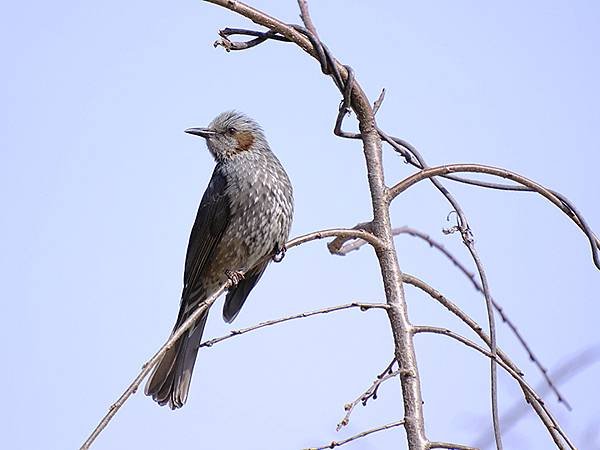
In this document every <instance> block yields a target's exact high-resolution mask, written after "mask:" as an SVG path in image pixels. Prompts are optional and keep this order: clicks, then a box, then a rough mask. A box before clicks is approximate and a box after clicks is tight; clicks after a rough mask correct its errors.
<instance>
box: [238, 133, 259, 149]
mask: <svg viewBox="0 0 600 450" xmlns="http://www.w3.org/2000/svg"><path fill="white" fill-rule="evenodd" d="M235 139H236V141H237V144H238V145H237V150H238V151H240V152H245V151H246V150H248V149H249V148H250V147H251V146H252V144H253V143H254V136H252V133H250V132H249V131H240V132H239V133H236V135H235Z"/></svg>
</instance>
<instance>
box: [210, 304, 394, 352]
mask: <svg viewBox="0 0 600 450" xmlns="http://www.w3.org/2000/svg"><path fill="white" fill-rule="evenodd" d="M350 308H360V310H361V311H367V310H369V309H387V308H389V306H388V305H387V304H386V303H360V302H352V303H346V304H345V305H338V306H330V307H328V308H323V309H318V310H315V311H308V312H303V313H299V314H294V315H293V316H287V317H282V318H281V319H274V320H267V321H265V322H261V323H259V324H257V325H254V326H251V327H247V328H240V329H239V330H233V331H230V332H229V334H226V335H225V336H221V337H218V338H214V339H210V340H208V341H204V342H203V343H202V344H200V347H212V346H213V345H214V344H217V343H219V342H221V341H225V340H227V339H230V338H232V337H234V336H239V335H241V334H246V333H250V332H251V331H256V330H259V329H261V328H265V327H270V326H272V325H277V324H279V323H283V322H288V321H290V320H296V319H304V318H306V317H310V316H316V315H318V314H328V313H331V312H335V311H341V310H343V309H350Z"/></svg>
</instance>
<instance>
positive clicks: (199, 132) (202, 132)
mask: <svg viewBox="0 0 600 450" xmlns="http://www.w3.org/2000/svg"><path fill="white" fill-rule="evenodd" d="M185 132H186V133H188V134H194V135H196V136H202V137H203V138H205V139H208V138H209V137H211V136H212V135H213V134H216V131H215V130H211V129H210V128H188V129H187V130H185Z"/></svg>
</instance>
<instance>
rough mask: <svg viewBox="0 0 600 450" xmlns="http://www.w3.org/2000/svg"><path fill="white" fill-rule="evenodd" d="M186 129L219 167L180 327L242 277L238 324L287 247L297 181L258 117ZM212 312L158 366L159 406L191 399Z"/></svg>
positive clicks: (152, 381)
mask: <svg viewBox="0 0 600 450" xmlns="http://www.w3.org/2000/svg"><path fill="white" fill-rule="evenodd" d="M185 132H186V133H188V134H191V135H196V136H200V137H202V138H204V139H205V141H206V145H207V147H208V150H209V152H210V153H211V155H212V156H213V158H214V160H215V162H216V164H215V168H214V170H213V173H212V176H211V179H210V181H209V183H208V187H207V188H206V191H205V192H204V195H203V196H202V200H201V201H200V206H199V208H198V213H197V215H196V220H195V222H194V225H193V227H192V231H191V234H190V238H189V243H188V247H187V252H186V257H185V264H184V274H183V289H182V293H181V301H180V306H179V314H178V316H177V320H176V322H175V326H174V328H173V332H175V330H177V328H178V327H179V326H180V325H181V324H182V323H183V322H185V320H186V319H187V318H188V317H189V316H190V315H191V314H192V312H193V311H194V310H195V308H196V307H197V306H198V305H199V304H200V303H201V302H203V301H204V300H205V299H206V298H208V297H209V296H210V295H212V294H213V293H214V292H216V291H217V290H218V289H219V288H220V287H221V286H222V285H223V284H224V283H225V282H227V280H228V279H229V280H232V281H233V282H234V283H236V282H237V284H233V283H232V286H231V287H230V288H229V289H228V292H227V296H226V298H225V303H224V306H223V319H224V320H225V321H226V322H228V323H231V322H232V321H233V320H234V319H235V318H236V316H237V315H238V313H239V312H240V309H241V308H242V306H243V305H244V302H245V301H246V298H247V297H248V294H250V291H251V290H252V288H254V286H255V285H256V283H257V282H258V280H259V279H260V277H261V276H262V275H263V273H264V271H265V269H266V267H267V265H268V264H269V262H270V260H271V259H273V255H277V254H281V252H285V243H286V242H287V238H288V235H289V232H290V227H291V223H292V216H293V213H294V199H293V191H292V184H291V182H290V179H289V177H288V175H287V173H286V171H285V169H284V168H283V166H282V165H281V163H280V162H279V160H278V159H277V157H276V156H275V154H274V153H273V152H272V151H271V148H270V147H269V143H268V142H267V139H266V137H265V134H264V132H263V130H262V128H261V127H260V125H258V123H257V122H256V121H254V120H253V119H251V118H250V117H248V116H247V115H245V114H243V113H241V112H238V111H235V110H232V111H225V112H223V113H221V114H219V115H218V116H217V117H216V118H215V119H213V120H212V122H211V123H210V124H209V126H208V127H207V128H188V129H187V130H185ZM207 317H208V309H207V310H206V311H205V312H204V313H203V314H202V315H201V316H200V317H199V318H198V319H197V320H196V322H195V323H194V325H193V326H192V327H191V328H190V329H189V330H188V331H187V332H186V333H185V334H184V335H182V336H181V338H179V339H178V340H177V342H176V343H175V344H174V345H173V346H172V347H171V348H170V349H168V350H167V351H166V352H165V354H164V355H163V356H162V359H161V360H160V361H159V362H158V364H157V365H156V366H155V368H154V370H153V372H152V375H151V376H150V378H149V380H148V383H147V384H146V387H145V394H146V395H148V396H150V397H152V399H153V400H154V401H156V402H157V403H158V404H159V405H161V406H164V405H167V404H168V405H169V407H170V408H171V409H177V408H181V407H182V406H183V405H184V404H185V403H186V400H187V397H188V392H189V388H190V382H191V378H192V372H193V370H194V364H195V361H196V356H197V353H198V348H199V346H200V342H201V340H202V333H203V331H204V326H205V324H206V319H207Z"/></svg>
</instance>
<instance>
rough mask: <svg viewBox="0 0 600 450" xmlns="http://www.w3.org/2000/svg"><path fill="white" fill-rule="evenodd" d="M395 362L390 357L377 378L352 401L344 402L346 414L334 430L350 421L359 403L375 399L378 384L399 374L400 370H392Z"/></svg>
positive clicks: (364, 404)
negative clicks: (389, 360)
mask: <svg viewBox="0 0 600 450" xmlns="http://www.w3.org/2000/svg"><path fill="white" fill-rule="evenodd" d="M395 362H396V359H392V362H391V363H390V364H389V365H388V366H387V367H386V369H385V370H384V371H383V372H381V373H380V374H379V375H377V378H376V379H375V381H374V382H373V384H372V385H371V386H370V387H369V389H367V390H366V391H365V392H363V393H362V394H360V395H359V396H358V397H357V398H356V399H355V400H354V401H353V402H351V403H346V405H344V409H345V410H346V415H344V418H343V419H342V420H341V421H340V423H338V424H337V426H336V428H335V431H340V430H341V429H342V427H345V426H346V425H348V423H349V422H350V415H351V414H352V411H353V410H354V408H355V407H356V406H357V405H358V404H359V403H362V405H363V406H366V405H367V402H368V401H369V400H370V399H373V400H377V391H378V390H379V386H381V384H382V383H384V382H385V381H387V380H389V379H390V378H394V377H396V376H398V375H399V374H400V370H395V371H392V367H393V366H394V363H395Z"/></svg>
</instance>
